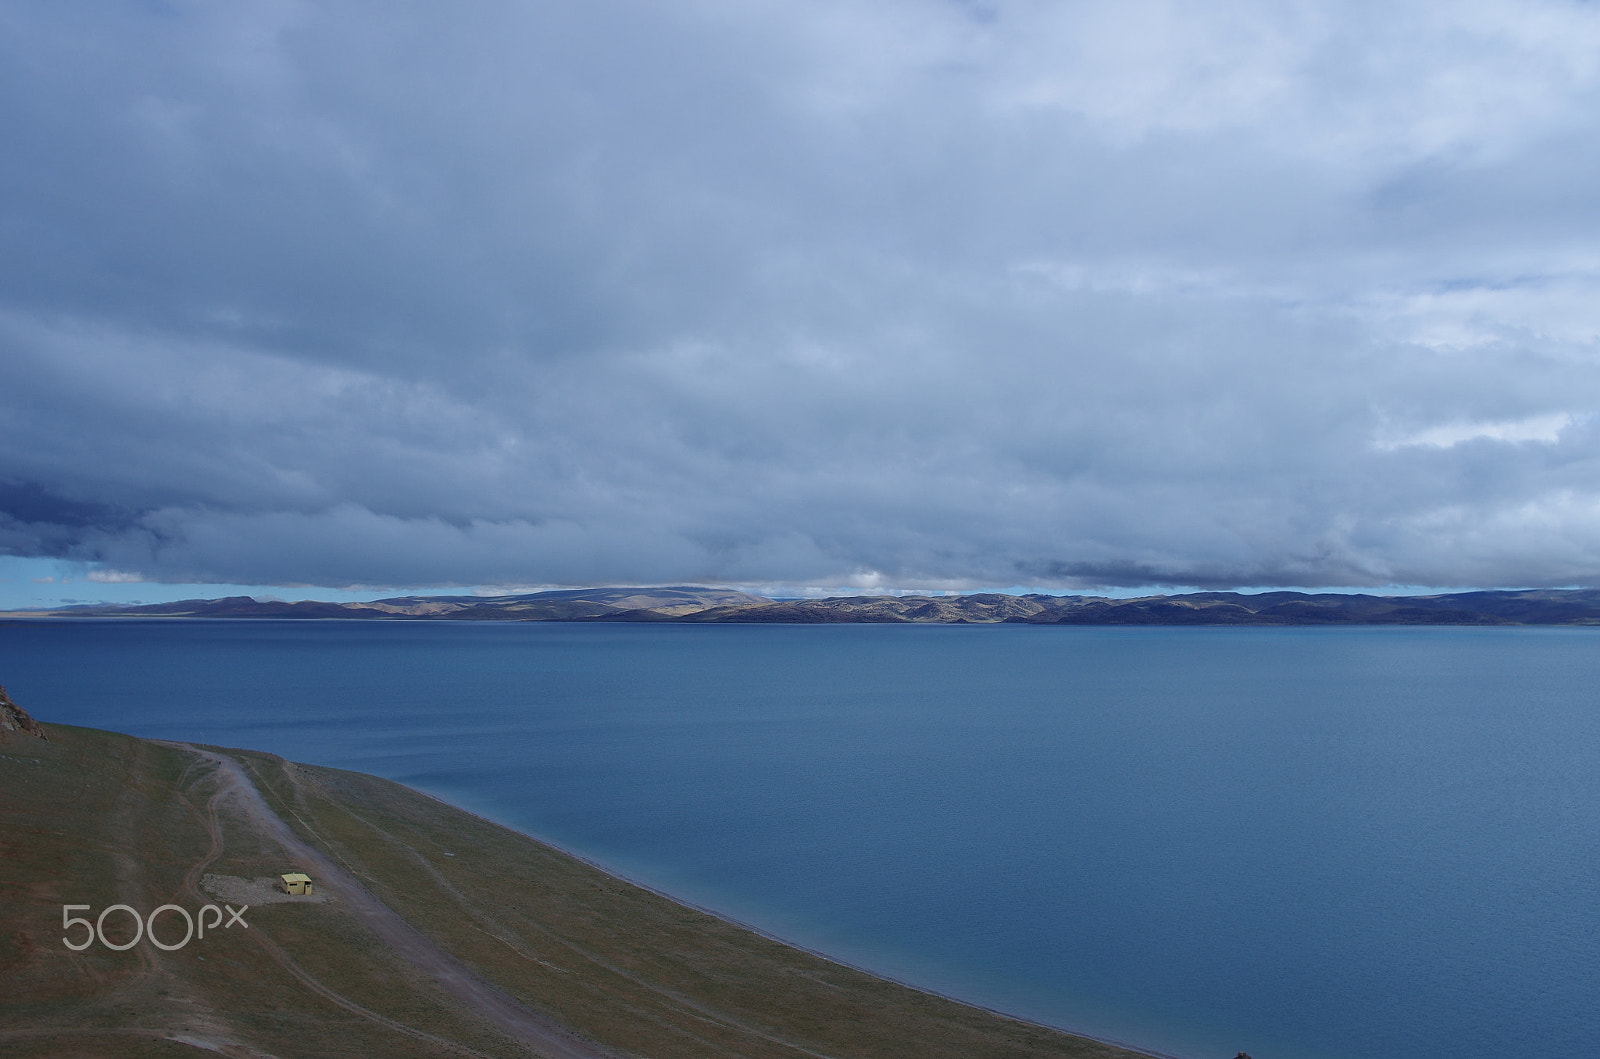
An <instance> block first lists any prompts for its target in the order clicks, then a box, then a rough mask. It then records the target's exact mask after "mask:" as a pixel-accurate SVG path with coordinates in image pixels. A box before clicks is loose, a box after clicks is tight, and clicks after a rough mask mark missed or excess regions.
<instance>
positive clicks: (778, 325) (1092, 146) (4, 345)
mask: <svg viewBox="0 0 1600 1059" xmlns="http://www.w3.org/2000/svg"><path fill="white" fill-rule="evenodd" d="M1379 10H1380V9H1378V8H1374V9H1373V10H1371V11H1368V10H1365V9H1363V8H1362V7H1361V6H1360V5H1357V6H1356V7H1350V6H1349V5H1318V4H1309V5H1296V6H1294V7H1293V8H1292V9H1290V8H1289V7H1288V6H1287V5H1275V4H1250V3H1238V4H1224V5H1217V6H1208V7H1207V8H1205V9H1203V10H1201V9H1192V8H1190V7H1187V6H1180V5H1166V4H1141V3H1133V4H1115V5H1113V4H1104V5H1102V4H1076V5H1057V4H1045V3H997V4H992V5H987V6H981V7H980V6H978V5H964V4H951V3H940V2H934V0H925V2H924V0H919V2H911V0H906V2H900V3H878V4H859V3H844V2H836V3H821V4H815V3H808V4H789V3H783V2H774V3H766V4H754V5H751V4H740V5H732V4H720V3H713V2H705V3H693V4H688V5H675V6H667V7H662V6H659V5H643V4H636V3H626V2H620V0H613V2H592V3H584V4H577V3H556V2H548V3H539V4H504V5H494V4H487V5H473V6H472V7H471V8H470V9H461V8H459V7H446V6H443V5H440V6H438V7H436V8H426V7H422V8H407V9H404V10H403V11H402V10H397V9H394V8H392V7H389V6H375V5H363V4H357V3H344V4H333V3H329V4H314V3H287V2H286V3H243V4H234V5H202V4H170V5H140V6H136V5H123V4H106V5H99V6H97V5H92V4H84V5H71V6H66V7H64V6H62V5H47V4H31V3H7V4H4V5H0V24H3V26H4V32H0V49H4V52H5V54H4V60H3V61H0V93H3V96H0V99H3V104H4V105H3V106H0V137H3V139H4V142H5V143H7V145H8V149H7V150H6V151H4V152H0V416H3V417H4V422H5V423H6V430H5V431H4V440H3V441H0V481H4V482H10V483H14V484H13V486H12V488H13V491H15V490H16V489H22V490H24V491H23V492H21V493H18V494H17V496H18V497H21V499H20V500H19V501H18V502H17V503H16V504H13V505H12V507H16V508H17V510H16V511H12V510H11V509H10V508H5V510H6V511H7V515H6V521H5V522H4V525H3V526H0V548H3V549H4V550H5V551H7V552H8V553H10V554H13V555H52V556H55V555H65V556H68V557H71V558H75V559H81V560H85V561H88V562H91V563H96V564H101V566H102V567H103V568H104V569H107V570H120V571H129V572H137V573H139V574H142V575H143V576H145V577H149V578H152V579H166V580H199V581H214V582H234V583H250V584H265V583H310V584H330V585H338V584H349V583H364V584H373V585H382V584H425V583H441V584H445V583H455V584H526V583H586V582H596V581H610V582H624V581H634V582H666V581H693V580H704V581H721V582H745V583H789V584H797V585H799V584H827V585H834V584H842V583H847V582H853V583H858V584H861V585H864V586H895V585H899V586H913V585H924V586H938V585H945V586H962V585H982V584H1018V583H1022V584H1038V585H1059V586H1062V587H1081V586H1091V585H1108V584H1145V583H1152V582H1168V583H1179V584H1195V585H1215V586H1223V585H1241V584H1245V585H1266V584H1298V585H1371V584H1384V583H1391V582H1398V583H1408V584H1433V585H1440V586H1447V585H1465V584H1565V583H1574V582H1582V583H1594V582H1595V581H1596V579H1597V577H1600V459H1597V457H1600V433H1597V427H1596V425H1595V421H1594V414H1595V411H1596V410H1597V409H1600V358H1597V355H1596V354H1597V353H1600V348H1597V336H1600V309H1597V308H1596V306H1597V305H1600V299H1597V298H1596V294H1600V289H1597V288H1600V252H1597V251H1596V250H1595V247H1596V246H1597V245H1600V243H1597V241H1596V236H1597V235H1600V231H1597V229H1600V210H1597V209H1596V207H1597V205H1600V202H1597V198H1600V191H1597V190H1596V189H1597V188H1600V182H1597V181H1596V180H1595V179H1594V177H1595V171H1596V164H1597V163H1600V158H1597V157H1596V153H1597V152H1596V148H1595V147H1594V146H1593V145H1594V144H1596V143H1600V137H1597V136H1596V133H1597V132H1600V129H1597V128H1596V126H1597V124H1600V106H1596V103H1597V102H1600V101H1597V99H1596V94H1597V93H1596V86H1597V83H1600V69H1597V62H1596V59H1595V58H1594V57H1595V56H1596V55H1600V47H1597V45H1600V16H1597V14H1596V13H1595V11H1594V10H1593V9H1591V8H1590V7H1588V6H1585V5H1580V4H1569V3H1555V2H1549V3H1542V4H1535V5H1533V6H1532V7H1529V6H1527V5H1515V6H1512V5H1503V4H1497V3H1479V4H1466V5H1460V4H1453V5H1443V4H1439V5H1410V6H1408V7H1406V8H1404V9H1400V10H1393V9H1390V8H1387V7H1385V8H1383V9H1381V10H1382V12H1383V15H1382V17H1379V14H1378V12H1379ZM28 490H33V491H32V492H28ZM8 495H9V494H8ZM51 504H53V505H54V507H50V505H51ZM47 507H48V508H50V509H49V510H45V509H46V508H47Z"/></svg>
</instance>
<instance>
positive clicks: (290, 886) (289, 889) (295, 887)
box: [278, 871, 311, 894]
mask: <svg viewBox="0 0 1600 1059" xmlns="http://www.w3.org/2000/svg"><path fill="white" fill-rule="evenodd" d="M278 878H280V879H282V880H283V882H282V883H280V884H279V886H280V887H281V888H282V890H283V892H284V893H286V894H308V893H310V892H311V876H309V875H301V874H300V873H299V872H297V871H296V872H290V873H289V874H288V875H280V876H278Z"/></svg>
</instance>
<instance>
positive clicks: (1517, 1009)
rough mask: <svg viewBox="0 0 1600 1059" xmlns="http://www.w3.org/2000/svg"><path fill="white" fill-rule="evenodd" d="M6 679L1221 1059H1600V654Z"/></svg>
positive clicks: (1130, 1035) (135, 658)
mask: <svg viewBox="0 0 1600 1059" xmlns="http://www.w3.org/2000/svg"><path fill="white" fill-rule="evenodd" d="M0 683H4V684H5V685H6V686H7V687H8V688H9V689H10V691H11V692H12V694H13V696H14V697H15V698H17V700H18V701H20V702H22V703H23V705H24V706H26V707H28V708H29V709H31V710H33V711H34V712H35V713H36V714H37V715H38V716H40V717H41V718H42V719H44V720H47V721H60V722H63V723H72V724H84V725H92V726H96V727H105V728H112V729H116V730H120V731H125V732H131V733H133V734H137V735H144V736H155V737H163V738H179V739H189V740H196V741H204V742H212V743H220V744H224V745H233V746H249V747H256V748H260V749H265V750H271V751H274V752H276V753H280V754H283V755H285V756H287V757H291V758H295V759H298V760H302V761H310V762H316V763H319V764H325V765H333V766H338V767H343V768H353V769H360V770H363V771H368V772H374V773H378V774H381V775H385V776H390V777H393V778H395V779H398V780H401V781H403V782H406V783H410V784H413V785H415V786H418V787H422V788H424V789H426V790H429V791H432V792H434V793H437V794H439V795H441V796H442V797H445V798H447V799H449V800H451V801H454V802H456V803H458V804H462V805H465V806H467V807H469V808H473V809H475V810H477V811H479V812H482V813H484V814H486V815H489V816H492V817H494V818H496V819H499V820H501V821H504V822H506V823H509V824H512V825H514V826H517V827H520V828H522V829H524V830H527V831H529V832H531V833H534V834H537V835H540V836H543V837H547V838H550V839H552V840H554V841H556V842H559V843H561V844H562V845H565V846H567V847H568V848H571V849H574V850H577V851H579V852H582V853H584V854H586V855H588V856H591V857H593V858H595V859H598V860H599V861H601V862H602V863H605V864H607V865H610V866H612V867H614V868H616V869H618V870H620V871H622V872H624V873H625V874H628V875H630V876H633V877H636V878H640V879H642V880H645V881H647V882H650V883H651V884H653V885H656V886H658V887H660V888H663V889H666V890H668V891H670V892H673V893H676V894H679V895H682V896H684V897H686V898H688V899H690V900H693V901H695V902H697V903H699V904H703V905H706V906H709V907H712V908H715V909H717V910H719V911H722V912H724V913H726V914H729V915H731V916H733V917H735V918H738V919H742V920H745V921H748V922H751V923H753V924H756V925H758V926H761V927H763V928H764V929H767V930H769V931H771V932H773V933H776V934H778V935H780V936H782V937H785V938H789V939H792V940H795V941H798V942H800V943H802V944H805V945H807V946H810V947H812V948H816V949H820V950H822V951H825V952H828V953H830V954H834V955H836V956H839V957H841V958H843V959H846V960H849V961H851V962H854V963H858V964H861V965H864V966H867V967H870V968H873V969H876V970H879V971H882V972H886V973H889V974H892V975H895V976H897V977H901V978H905V979H907V980H910V981H914V982H916V983H919V984H922V985H925V986H929V987H932V988H936V989H939V990H942V991H945V992H948V993H952V994H955V995H959V996H962V997H965V998H969V999H974V1000H977V1001H979V1002H982V1003H986V1004H988V1005H990V1006H994V1007H998V1008H1001V1009H1003V1010H1007V1011H1012V1012H1016V1013H1019V1014H1023V1015H1027V1016H1031V1017H1034V1018H1037V1019H1040V1020H1041V1021H1046V1022H1050V1023H1054V1024H1057V1025H1063V1026H1067V1027H1071V1028H1076V1029H1080V1030H1084V1031H1087V1032H1091V1033H1096V1034H1099V1035H1102V1036H1107V1037H1112V1038H1116V1039H1120V1040H1125V1041H1129V1042H1131V1043H1134V1044H1138V1045H1143V1046H1145V1047H1150V1048H1155V1049H1160V1050H1164V1051H1167V1052H1170V1053H1173V1054H1176V1055H1180V1056H1184V1057H1186V1059H1188V1057H1193V1059H1202V1057H1208V1056H1232V1055H1233V1054H1234V1052H1236V1051H1238V1050H1240V1049H1243V1050H1245V1051H1248V1052H1250V1053H1251V1054H1253V1055H1255V1056H1257V1059H1273V1057H1277V1059H1389V1057H1392V1056H1400V1055H1404V1056H1412V1057H1422V1059H1430V1057H1440V1059H1443V1057H1446V1056H1448V1057H1450V1059H1472V1057H1477V1056H1483V1057H1489V1056H1495V1057H1502V1056H1505V1055H1520V1054H1539V1053H1542V1054H1547V1055H1562V1056H1579V1055H1600V1002H1597V1000H1596V997H1600V709H1597V696H1596V690H1595V689H1596V688H1597V687H1600V630H1586V629H1454V628H1399V629H1394V628H1390V629H1309V628H1308V629H1203V628H1202V629H1180V628H1172V629H1164V628H1131V629H1129V628H1122V629H1117V628H1073V629H1061V628H1035V627H1026V626H1004V627H927V626H922V627H903V626H799V627H794V626H675V625H638V626H635V625H542V624H516V625H507V624H495V625H467V624H452V623H443V622H427V623H392V624H390V623H384V624H378V623H357V622H349V623H345V622H338V623H320V622H319V623H299V622H255V621H249V622H185V623H153V622H149V623H147V622H134V623H128V622H71V623H66V622H63V623H44V624H31V625H7V626H0Z"/></svg>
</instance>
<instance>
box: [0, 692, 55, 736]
mask: <svg viewBox="0 0 1600 1059" xmlns="http://www.w3.org/2000/svg"><path fill="white" fill-rule="evenodd" d="M0 732H21V733H22V734H23V735H31V736H33V737H35V738H37V739H45V740H48V739H49V738H50V737H49V736H47V735H45V734H44V729H43V728H41V727H40V726H39V722H38V721H36V720H34V719H33V718H32V717H29V716H28V711H27V710H25V709H23V708H22V707H21V706H18V705H17V704H16V703H14V702H12V701H11V696H10V695H7V694H6V689H5V688H0Z"/></svg>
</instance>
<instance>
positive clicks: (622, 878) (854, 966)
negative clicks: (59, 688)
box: [218, 748, 1192, 1059]
mask: <svg viewBox="0 0 1600 1059" xmlns="http://www.w3.org/2000/svg"><path fill="white" fill-rule="evenodd" d="M218 749H223V750H226V749H227V748H218ZM258 752H259V751H258ZM294 764H300V763H299V762H294ZM311 767H317V768H322V767H326V766H311ZM359 775H372V774H371V773H359ZM377 778H380V779H381V778H383V777H377ZM389 782H391V783H399V781H398V780H390V781H389ZM399 785H400V786H402V787H405V788H406V789H407V790H410V791H413V792H415V793H416V794H418V795H420V796H422V797H424V798H429V799H432V800H433V801H435V802H438V803H439V804H440V805H442V806H444V807H445V808H447V809H450V810H453V811H455V812H458V813H464V814H466V815H468V816H471V817H475V818H476V819H478V820H482V821H483V822H484V823H486V824H489V825H491V826H494V827H500V828H505V829H506V830H508V831H513V832H515V833H516V834H519V835H522V836H523V837H525V838H527V839H529V840H530V841H533V842H537V843H539V844H540V845H542V846H546V847H548V848H550V849H552V850H554V851H555V852H557V853H560V854H562V855H563V856H566V857H570V858H571V859H573V860H575V861H578V862H579V863H580V864H584V865H586V866H588V867H590V868H593V869H594V870H595V871H598V872H601V873H602V874H604V875H608V876H610V877H611V878H613V879H615V880H617V881H618V882H622V883H626V884H628V885H629V886H634V887H637V888H639V889H641V890H644V891H646V892H647V893H652V894H655V895H656V896H657V897H660V898H662V899H663V900H667V901H670V902H672V903H673V904H675V905H678V906H680V907H683V908H687V909H689V910H691V911H694V912H699V913H700V914H702V915H706V916H710V917H711V918H713V919H717V920H720V921H722V922H723V923H726V924H728V925H729V926H731V927H736V928H737V929H739V930H743V931H748V932H749V933H751V934H755V935H757V936H759V937H762V938H765V939H767V940H768V941H771V942H774V943H775V944H778V945H782V946H783V947H784V948H786V949H793V950H794V951H795V952H800V953H804V954H806V955H807V956H813V957H815V958H817V959H819V960H826V961H827V962H828V963H831V964H835V965H837V966H839V967H842V968H845V969H846V970H850V971H855V972H857V973H860V974H864V975H870V976H871V977H873V978H876V979H878V980H880V981H883V982H887V983H890V984H891V985H897V986H902V987H904V988H906V989H911V990H914V991H916V992H918V993H924V994H926V995H928V996H930V997H936V998H938V999H939V1000H947V1001H949V1002H950V1003H952V1004H960V1005H961V1006H962V1007H968V1008H973V1009H976V1010H978V1011H982V1012H986V1013H987V1014H990V1015H994V1016H996V1017H997V1018H1003V1019H1008V1020H1010V1021H1012V1022H1020V1023H1022V1024H1024V1025H1027V1026H1033V1027H1036V1028H1038V1029H1041V1030H1048V1031H1051V1032H1054V1033H1065V1034H1067V1035H1069V1036H1072V1037H1079V1038H1082V1039H1084V1040H1089V1041H1095V1042H1096V1043H1099V1044H1104V1045H1109V1046H1110V1047H1113V1048H1119V1049H1121V1050H1123V1051H1126V1052H1130V1053H1132V1054H1133V1055H1136V1056H1142V1057H1145V1059H1192V1057H1189V1056H1182V1055H1177V1054H1175V1053H1173V1052H1163V1051H1159V1050H1154V1049H1151V1048H1147V1047H1145V1046H1144V1045H1140V1044H1133V1043H1130V1042H1128V1041H1122V1040H1117V1039H1116V1038H1114V1037H1103V1036H1099V1035H1097V1034H1093V1033H1087V1032H1085V1031H1083V1030H1079V1029H1074V1028H1072V1027H1070V1026H1060V1025H1056V1024H1054V1023H1050V1022H1043V1021H1040V1020H1038V1019H1031V1018H1028V1017H1027V1016H1024V1015H1017V1014H1014V1013H1012V1012H1009V1011H1005V1010H1003V1009H1001V1008H996V1007H990V1006H989V1005H987V1004H983V1003H980V1002H978V1001H976V1000H969V999H966V998H963V997H960V996H957V995H955V994H953V993H945V992H942V991H940V990H938V989H933V988H930V987H928V986H925V985H919V984H917V983H916V982H914V981H911V980H909V979H905V978H897V977H895V976H894V975H892V974H886V973H885V972H883V971H878V970H874V969H873V968H871V967H869V966H867V965H865V964H858V963H852V962H851V961H849V960H845V959H841V958H840V957H837V956H833V955H831V954H829V953H827V952H824V951H823V950H821V949H815V948H812V947H811V946H809V945H804V944H802V943H800V942H798V941H794V940H792V939H790V938H785V937H784V936H783V935H781V934H775V933H773V932H772V931H769V930H765V929H763V928H761V927H759V926H757V925H755V924H753V923H750V922H747V921H745V920H742V919H739V918H737V917H736V916H731V915H727V914H725V913H723V912H719V911H717V910H716V909H715V908H712V907H710V906H708V905H702V904H699V903H698V902H696V901H693V900H690V899H689V898H687V897H684V896H682V895H680V894H675V893H673V892H672V891H671V890H667V889H663V888H662V887H659V886H656V885H654V884H652V883H650V882H649V881H648V880H645V879H642V878H639V877H637V876H633V875H630V874H628V873H627V872H625V871H622V870H621V869H618V868H615V867H612V866H610V865H607V864H606V863H605V862H603V861H599V860H596V859H594V858H593V857H590V856H587V855H585V854H584V853H581V852H579V851H577V850H575V849H572V848H571V847H569V846H566V845H563V844H562V843H560V842H556V841H554V840H552V839H550V838H546V837H544V836H542V835H539V834H536V833H534V832H532V831H527V830H524V829H523V828H520V827H517V826H515V825H513V824H507V823H503V822H501V821H499V820H496V819H494V818H493V817H490V816H485V815H484V814H482V813H479V812H475V811H473V810H471V809H466V808H463V807H462V806H459V805H456V804H455V803H454V802H451V801H449V800H448V799H446V798H441V797H439V796H438V795H436V794H430V793H429V792H428V791H425V790H421V789H419V788H417V787H411V786H409V785H408V784H403V783H399Z"/></svg>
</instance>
